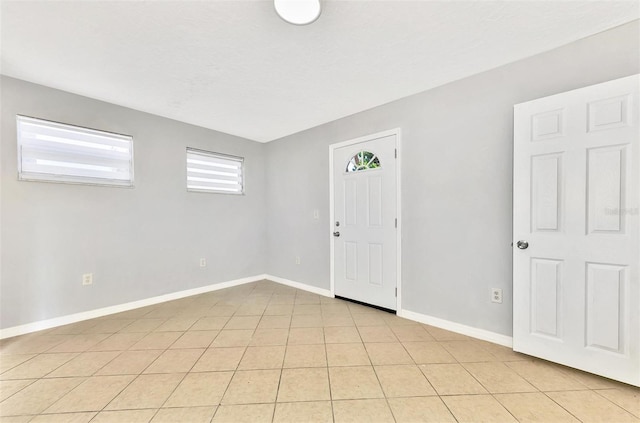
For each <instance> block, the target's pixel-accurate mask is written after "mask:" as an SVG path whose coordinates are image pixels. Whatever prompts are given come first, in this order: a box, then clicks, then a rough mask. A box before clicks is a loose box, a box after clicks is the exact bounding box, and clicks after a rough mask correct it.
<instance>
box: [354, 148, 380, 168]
mask: <svg viewBox="0 0 640 423" xmlns="http://www.w3.org/2000/svg"><path fill="white" fill-rule="evenodd" d="M378 167H380V160H379V159H378V157H377V156H376V155H375V154H373V153H372V152H370V151H361V152H359V153H358V154H356V155H355V156H353V157H352V158H351V159H349V163H347V169H346V171H347V172H358V171H360V170H368V169H376V168H378Z"/></svg>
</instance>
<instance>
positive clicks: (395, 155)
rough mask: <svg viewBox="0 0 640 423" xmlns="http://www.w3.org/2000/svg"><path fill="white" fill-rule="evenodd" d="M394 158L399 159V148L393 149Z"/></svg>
mask: <svg viewBox="0 0 640 423" xmlns="http://www.w3.org/2000/svg"><path fill="white" fill-rule="evenodd" d="M393 157H394V158H396V159H397V158H398V149H397V148H394V149H393Z"/></svg>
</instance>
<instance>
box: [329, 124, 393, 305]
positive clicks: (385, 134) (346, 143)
mask: <svg viewBox="0 0 640 423" xmlns="http://www.w3.org/2000/svg"><path fill="white" fill-rule="evenodd" d="M391 135H395V136H396V150H397V154H398V156H397V158H396V216H397V219H398V227H397V228H396V288H397V290H398V294H397V296H396V313H398V312H399V311H400V310H402V218H401V217H402V201H401V199H402V190H401V181H402V179H401V177H400V176H401V169H402V166H401V163H402V162H401V157H402V154H401V151H402V148H401V147H402V143H401V130H400V128H394V129H390V130H388V131H382V132H377V133H375V134H370V135H365V136H362V137H358V138H354V139H351V140H347V141H342V142H337V143H335V144H331V145H330V146H329V230H328V231H327V236H328V237H329V248H330V252H329V258H330V262H331V269H330V278H331V285H330V290H331V296H332V297H335V275H334V270H335V263H334V249H335V248H334V239H335V238H334V236H333V231H334V227H333V225H334V222H335V216H334V210H333V207H334V204H333V203H334V201H333V196H334V189H333V183H334V181H333V166H334V163H333V152H334V150H336V149H337V148H341V147H346V146H349V145H353V144H359V143H361V142H365V141H372V140H375V139H378V138H384V137H388V136H391Z"/></svg>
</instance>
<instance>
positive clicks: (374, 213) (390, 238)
mask: <svg viewBox="0 0 640 423" xmlns="http://www.w3.org/2000/svg"><path fill="white" fill-rule="evenodd" d="M395 149H396V136H395V135H391V136H386V137H379V138H372V139H371V140H368V141H363V142H360V143H357V144H353V145H349V146H345V147H341V148H336V149H335V150H333V184H334V218H335V222H334V223H335V224H336V225H335V226H334V228H333V230H334V231H335V233H336V234H337V233H339V236H335V235H334V238H333V242H334V291H335V294H336V295H338V296H342V297H346V298H351V299H354V300H358V301H362V302H365V303H368V304H373V305H377V306H380V307H385V308H389V309H392V310H395V309H396V293H395V291H396V278H397V276H396V275H397V273H396V271H397V268H396V266H397V263H396V262H397V257H396V251H397V245H396V243H397V241H396V228H395V219H396V159H395ZM367 164H368V165H369V166H367Z"/></svg>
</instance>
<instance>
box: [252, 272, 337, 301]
mask: <svg viewBox="0 0 640 423" xmlns="http://www.w3.org/2000/svg"><path fill="white" fill-rule="evenodd" d="M264 278H265V279H268V280H270V281H273V282H277V283H280V284H282V285H287V286H290V287H292V288H297V289H301V290H303V291H308V292H312V293H314V294H318V295H322V296H324V297H333V295H331V291H329V290H328V289H324V288H318V287H315V286H311V285H307V284H305V283H301V282H296V281H292V280H289V279H285V278H280V277H278V276H273V275H264Z"/></svg>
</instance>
